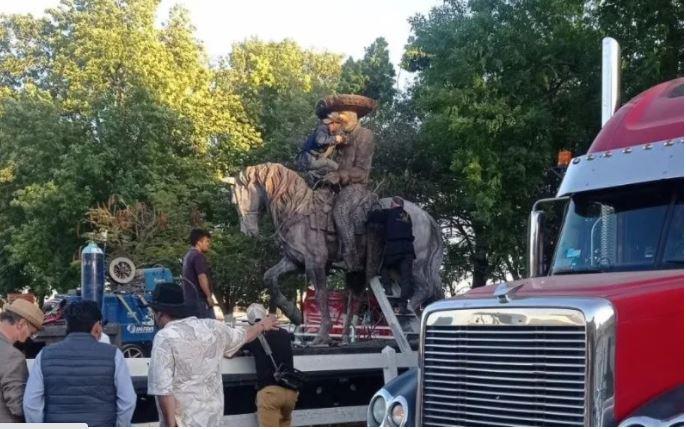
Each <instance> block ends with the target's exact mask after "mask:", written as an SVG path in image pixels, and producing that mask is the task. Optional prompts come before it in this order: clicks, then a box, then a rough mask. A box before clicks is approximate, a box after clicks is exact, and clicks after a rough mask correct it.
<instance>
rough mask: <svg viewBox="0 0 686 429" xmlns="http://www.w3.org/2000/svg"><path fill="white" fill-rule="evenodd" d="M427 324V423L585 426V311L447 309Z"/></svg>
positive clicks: (424, 395) (424, 392) (423, 419)
mask: <svg viewBox="0 0 686 429" xmlns="http://www.w3.org/2000/svg"><path fill="white" fill-rule="evenodd" d="M423 328H424V332H423V343H422V374H421V377H422V384H421V386H422V391H421V392H420V398H419V399H420V402H421V407H422V412H421V424H422V425H425V426H585V425H586V422H587V420H586V419H585V418H586V414H587V413H586V409H587V402H586V401H587V392H586V386H588V380H587V373H588V372H587V363H588V362H587V359H588V354H587V350H586V348H587V344H588V341H587V331H586V330H587V328H586V322H585V319H584V315H583V314H582V313H581V312H580V311H576V310H566V309H542V308H539V309H508V310H505V309H497V308H496V309H478V310H477V309H474V310H449V311H445V312H435V313H432V314H430V315H429V317H428V318H426V320H425V323H424V326H423Z"/></svg>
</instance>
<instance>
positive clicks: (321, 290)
mask: <svg viewBox="0 0 686 429" xmlns="http://www.w3.org/2000/svg"><path fill="white" fill-rule="evenodd" d="M324 265H325V263H323V262H322V263H321V264H314V265H312V266H310V267H307V268H306V269H305V270H306V272H307V277H308V279H309V280H310V282H312V284H313V285H314V288H315V290H316V291H317V303H318V304H319V312H320V313H321V315H322V321H321V324H320V325H319V332H318V333H317V336H316V337H315V339H314V340H313V341H312V345H320V344H328V343H329V340H330V337H329V330H330V329H331V315H330V314H329V291H328V290H327V288H326V270H325V268H324Z"/></svg>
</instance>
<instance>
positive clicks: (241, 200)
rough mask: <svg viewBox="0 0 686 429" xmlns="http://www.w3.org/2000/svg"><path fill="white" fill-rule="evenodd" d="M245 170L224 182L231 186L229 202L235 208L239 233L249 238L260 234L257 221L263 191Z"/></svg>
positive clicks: (258, 219)
mask: <svg viewBox="0 0 686 429" xmlns="http://www.w3.org/2000/svg"><path fill="white" fill-rule="evenodd" d="M246 172H247V170H244V171H242V172H241V173H240V174H239V175H238V177H236V178H227V179H225V180H224V181H225V182H227V183H229V184H231V185H232V186H231V202H232V203H233V204H234V205H235V206H236V210H237V211H238V217H239V218H240V222H241V232H242V233H243V234H245V235H248V236H250V237H255V236H257V235H259V233H260V227H259V223H260V222H259V221H260V214H261V213H262V208H263V207H264V189H263V188H262V187H261V186H258V184H256V183H255V182H254V181H252V180H250V177H249V175H248V174H246Z"/></svg>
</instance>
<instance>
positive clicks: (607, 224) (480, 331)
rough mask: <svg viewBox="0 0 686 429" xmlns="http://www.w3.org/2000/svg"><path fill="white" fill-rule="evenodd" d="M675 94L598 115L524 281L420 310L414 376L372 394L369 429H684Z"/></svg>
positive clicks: (536, 224) (679, 101)
mask: <svg viewBox="0 0 686 429" xmlns="http://www.w3.org/2000/svg"><path fill="white" fill-rule="evenodd" d="M605 75H606V72H605V71H604V80H606V78H605ZM611 81H612V79H608V80H607V82H608V83H610V84H611V83H612V82H611ZM604 86H605V85H604ZM614 88H615V89H614V90H612V85H610V87H609V88H605V89H606V90H607V91H608V92H609V93H612V92H613V91H614V92H615V94H616V88H617V86H616V85H614ZM683 88H684V82H683V79H676V80H673V81H669V82H665V83H662V84H659V85H657V86H655V87H653V88H651V89H649V90H647V91H645V92H643V93H642V94H640V95H638V96H636V97H635V98H633V99H632V100H631V101H629V102H628V103H626V104H625V105H624V106H623V107H622V108H621V109H619V110H618V111H616V112H613V110H614V109H611V111H610V112H609V114H607V117H608V119H609V120H608V121H607V122H606V123H604V126H603V127H602V130H601V131H600V133H599V134H598V136H597V137H596V139H595V141H594V142H593V143H592V145H591V147H590V149H589V150H588V153H587V154H585V155H582V156H579V157H576V158H574V159H573V160H572V162H571V164H570V166H569V168H568V170H567V172H566V174H565V176H564V178H563V181H562V184H561V186H560V188H559V191H558V193H557V196H556V198H551V199H548V200H543V201H539V202H537V203H536V204H535V205H534V208H533V210H532V213H531V219H530V228H529V271H530V276H529V278H527V279H523V280H516V281H512V282H508V283H502V284H499V285H492V286H486V287H482V288H477V289H474V290H472V291H470V292H469V293H468V294H466V295H464V296H461V297H459V298H452V299H448V300H444V301H440V302H437V303H435V304H433V305H431V306H429V307H428V308H427V309H426V310H425V312H424V314H423V316H422V328H421V329H422V330H421V341H420V350H419V365H418V368H417V369H416V370H410V371H407V372H406V373H404V374H402V375H401V376H399V377H398V378H396V379H395V380H393V381H391V382H390V383H389V384H387V385H386V386H385V387H384V388H383V389H381V390H380V391H379V392H377V393H376V395H375V396H374V397H373V398H372V401H371V403H370V406H369V410H368V424H369V425H370V426H406V425H407V426H412V425H413V424H416V425H418V426H501V425H503V426H616V425H621V426H683V414H684V391H683V390H684V384H683V383H684V381H683V380H684V272H683V264H684V261H683V258H684V230H683V227H684V140H683V135H684V98H683V91H684V90H683ZM604 92H605V90H604ZM603 102H604V104H606V105H607V104H610V105H611V104H612V103H611V102H608V101H607V100H606V99H605V96H604V101H603ZM612 113H614V114H612ZM610 116H611V118H610ZM550 204H553V205H554V204H561V205H563V206H564V212H563V213H564V214H563V216H562V222H561V224H560V227H559V229H558V230H559V233H557V236H556V237H554V238H553V240H551V237H550V236H549V237H545V236H544V235H545V234H544V231H547V230H546V229H545V228H544V227H543V225H544V221H543V214H544V212H545V210H544V209H545V208H546V207H547V206H548V205H550ZM549 242H554V243H556V244H555V246H554V253H553V254H552V255H550V256H549V257H548V258H547V259H546V258H544V257H543V253H545V252H544V250H543V249H544V248H545V245H544V243H549Z"/></svg>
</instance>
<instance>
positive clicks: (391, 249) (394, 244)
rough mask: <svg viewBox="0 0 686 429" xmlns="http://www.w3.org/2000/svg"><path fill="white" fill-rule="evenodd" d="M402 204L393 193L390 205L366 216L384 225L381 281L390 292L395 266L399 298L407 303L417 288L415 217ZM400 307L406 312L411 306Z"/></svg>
mask: <svg viewBox="0 0 686 429" xmlns="http://www.w3.org/2000/svg"><path fill="white" fill-rule="evenodd" d="M403 206H404V201H403V199H402V198H400V197H393V199H392V200H391V207H390V208H389V209H384V210H374V211H371V212H370V213H369V215H368V218H367V220H368V222H370V223H380V224H383V226H384V240H385V245H384V251H383V263H382V267H381V283H382V284H383V285H384V288H386V290H387V292H388V291H389V289H390V286H391V277H390V271H391V270H396V271H397V272H398V274H399V275H400V279H399V281H398V284H399V285H400V299H401V300H402V302H403V303H406V302H407V300H408V299H410V297H411V296H412V294H413V292H414V277H413V274H412V264H413V261H414V258H415V253H414V235H412V219H411V218H410V215H409V214H408V213H407V212H406V211H405V209H404V208H403ZM400 311H401V312H402V313H405V312H407V311H409V310H408V309H407V308H406V306H405V305H403V306H402V307H401V309H400Z"/></svg>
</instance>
